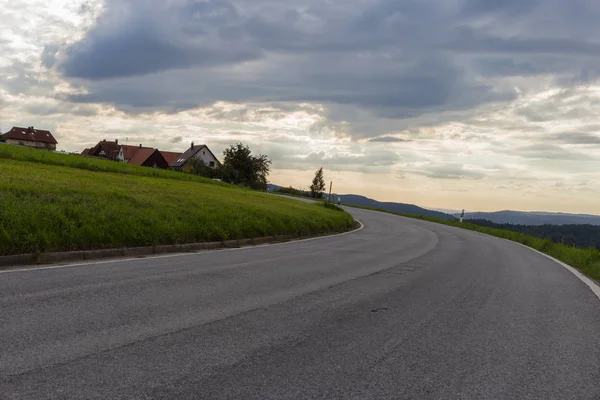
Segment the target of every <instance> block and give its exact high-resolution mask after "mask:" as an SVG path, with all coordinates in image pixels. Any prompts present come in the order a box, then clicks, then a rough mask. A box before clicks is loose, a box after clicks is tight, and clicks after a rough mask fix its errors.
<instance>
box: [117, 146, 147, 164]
mask: <svg viewBox="0 0 600 400" xmlns="http://www.w3.org/2000/svg"><path fill="white" fill-rule="evenodd" d="M140 149H153V148H152V147H144V146H142V145H141V144H140V145H139V146H132V145H126V144H125V145H121V146H120V147H119V154H118V155H117V161H123V162H126V163H127V162H129V160H131V159H132V158H133V157H134V156H135V155H136V153H137V152H138V151H139V150H140ZM153 150H154V149H153Z"/></svg>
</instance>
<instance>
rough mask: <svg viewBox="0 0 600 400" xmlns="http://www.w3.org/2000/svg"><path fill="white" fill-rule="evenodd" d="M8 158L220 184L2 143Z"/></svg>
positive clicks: (1, 154)
mask: <svg viewBox="0 0 600 400" xmlns="http://www.w3.org/2000/svg"><path fill="white" fill-rule="evenodd" d="M7 159H9V160H15V161H29V162H34V163H41V164H47V165H57V166H64V167H71V168H77V169H84V170H88V171H94V172H114V173H117V174H124V175H138V176H149V177H154V178H166V179H176V180H180V181H194V182H203V183H213V184H220V183H218V182H215V181H213V180H210V179H206V178H203V177H200V176H197V175H191V174H182V173H181V172H175V171H170V170H164V169H156V168H141V167H139V166H137V165H131V164H125V163H122V162H109V161H107V160H102V159H96V158H90V157H81V156H78V155H74V154H60V153H54V152H51V151H43V150H38V149H32V148H27V147H20V146H11V145H5V144H1V143H0V162H2V160H7Z"/></svg>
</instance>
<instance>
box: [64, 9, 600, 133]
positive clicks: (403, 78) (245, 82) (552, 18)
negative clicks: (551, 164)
mask: <svg viewBox="0 0 600 400" xmlns="http://www.w3.org/2000/svg"><path fill="white" fill-rule="evenodd" d="M593 6H594V2H593V1H592V0H573V1H571V2H542V1H528V2H522V1H517V0H510V1H503V2H499V1H491V0H485V1H484V0H463V1H459V0H456V1H449V2H439V1H434V0H428V1H417V0H407V1H392V0H374V1H363V0H344V1H341V0H337V1H329V2H323V1H317V0H306V1H299V0H298V1H285V2H282V1H273V0H237V1H224V0H209V1H188V0H173V1H170V2H162V1H151V0H133V1H128V2H121V1H117V0H108V2H107V4H106V12H105V13H104V14H103V15H102V16H101V17H100V18H99V19H98V21H97V23H96V25H95V26H94V27H93V28H92V29H91V30H90V31H89V32H88V34H87V36H86V37H85V38H83V39H82V40H81V41H79V42H77V43H75V44H73V45H72V46H71V47H70V48H68V49H66V50H65V54H66V59H65V62H64V63H63V64H62V65H61V66H60V69H61V71H62V72H63V73H64V75H65V76H67V77H68V78H70V79H71V80H72V82H73V83H75V84H79V85H81V86H83V87H85V88H86V89H87V94H84V95H77V96H74V97H73V98H72V100H74V101H78V102H98V103H110V104H114V105H116V106H117V107H119V108H120V109H123V110H126V111H128V112H136V110H137V109H143V110H158V111H163V112H176V111H180V110H184V109H188V108H193V107H197V106H206V105H211V104H214V103H215V102H217V101H228V102H236V103H247V102H257V103H258V102H284V103H285V102H287V103H293V102H298V103H321V104H326V105H328V107H329V108H330V109H333V108H335V107H338V110H337V111H336V112H331V113H330V116H331V118H332V120H333V121H334V123H335V121H344V120H343V119H336V118H335V117H334V114H335V113H338V114H340V115H341V114H344V113H346V114H351V111H350V110H352V109H354V108H357V109H360V110H365V111H367V112H368V113H369V114H370V115H375V116H377V117H379V118H387V119H395V120H397V119H408V118H417V117H419V116H421V115H424V114H428V113H429V114H432V115H435V114H437V113H440V112H445V111H460V110H468V109H470V108H473V107H476V106H478V105H481V104H484V103H489V102H499V101H500V102H501V101H509V100H511V99H513V98H515V96H516V94H515V93H514V92H512V91H511V90H506V89H501V88H500V87H495V86H493V85H492V84H491V83H489V82H487V81H486V80H485V79H480V78H482V77H489V76H493V77H502V76H536V75H539V74H558V75H560V79H564V80H566V81H565V82H570V81H569V80H575V81H577V80H587V81H592V80H594V79H596V78H597V77H598V76H599V73H600V69H599V68H597V67H595V61H594V59H595V58H596V57H598V56H599V55H600V40H599V39H600V35H599V34H598V33H599V30H598V28H597V24H596V23H595V20H596V19H595V17H597V16H599V12H598V10H597V7H593ZM361 134H362V135H363V136H367V137H368V136H375V135H380V133H377V132H369V131H368V130H366V129H365V130H363V131H362V133H361Z"/></svg>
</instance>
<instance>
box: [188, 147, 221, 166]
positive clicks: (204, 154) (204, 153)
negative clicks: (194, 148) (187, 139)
mask: <svg viewBox="0 0 600 400" xmlns="http://www.w3.org/2000/svg"><path fill="white" fill-rule="evenodd" d="M194 158H196V159H200V160H202V161H203V162H204V164H205V165H208V166H210V162H211V161H212V162H214V166H213V168H216V167H217V165H218V164H219V163H218V160H217V159H216V158H214V157H213V156H212V153H211V152H210V151H209V150H208V149H207V148H206V147H205V148H203V149H202V150H200V151H199V152H197V153H196V155H195V156H194Z"/></svg>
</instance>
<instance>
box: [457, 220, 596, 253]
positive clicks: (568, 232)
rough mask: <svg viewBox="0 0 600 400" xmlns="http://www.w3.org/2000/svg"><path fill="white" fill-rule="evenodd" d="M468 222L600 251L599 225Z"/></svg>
mask: <svg viewBox="0 0 600 400" xmlns="http://www.w3.org/2000/svg"><path fill="white" fill-rule="evenodd" d="M466 222H469V223H471V224H476V225H479V226H485V227H489V228H497V229H504V230H507V231H511V232H517V233H523V234H525V235H529V236H534V237H537V238H540V239H550V240H552V241H553V242H555V243H562V244H565V245H567V246H573V247H579V248H584V249H587V248H590V247H595V248H597V249H600V226H597V225H515V224H497V223H494V222H491V221H488V220H485V219H469V220H466Z"/></svg>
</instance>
